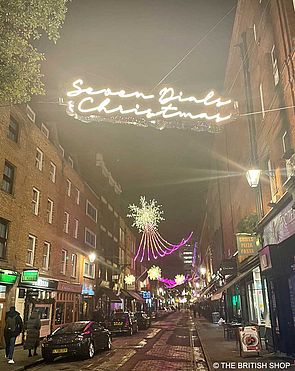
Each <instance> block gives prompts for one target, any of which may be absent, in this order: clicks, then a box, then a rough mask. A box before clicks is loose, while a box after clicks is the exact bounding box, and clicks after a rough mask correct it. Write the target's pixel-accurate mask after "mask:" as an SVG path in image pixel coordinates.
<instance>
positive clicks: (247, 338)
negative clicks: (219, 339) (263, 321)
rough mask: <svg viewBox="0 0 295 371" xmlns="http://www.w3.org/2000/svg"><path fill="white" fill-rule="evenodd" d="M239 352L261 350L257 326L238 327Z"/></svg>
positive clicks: (249, 352)
mask: <svg viewBox="0 0 295 371" xmlns="http://www.w3.org/2000/svg"><path fill="white" fill-rule="evenodd" d="M239 339H240V347H241V354H242V355H243V353H244V354H251V353H259V352H260V351H261V343H260V337H259V334H258V329H257V327H254V326H246V327H239Z"/></svg>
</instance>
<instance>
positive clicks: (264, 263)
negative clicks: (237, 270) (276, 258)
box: [259, 246, 272, 272]
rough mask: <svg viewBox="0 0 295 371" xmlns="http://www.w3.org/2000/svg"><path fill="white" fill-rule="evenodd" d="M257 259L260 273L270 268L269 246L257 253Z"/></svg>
mask: <svg viewBox="0 0 295 371" xmlns="http://www.w3.org/2000/svg"><path fill="white" fill-rule="evenodd" d="M259 259H260V267H261V271H262V272H264V271H266V270H268V269H270V268H272V263H271V255H270V246H266V247H265V248H264V249H262V250H261V251H260V252H259Z"/></svg>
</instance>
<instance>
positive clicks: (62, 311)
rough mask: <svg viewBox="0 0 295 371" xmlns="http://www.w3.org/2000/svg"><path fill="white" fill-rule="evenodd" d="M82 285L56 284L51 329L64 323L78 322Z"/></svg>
mask: <svg viewBox="0 0 295 371" xmlns="http://www.w3.org/2000/svg"><path fill="white" fill-rule="evenodd" d="M81 294H82V285H79V284H73V283H67V282H61V281H59V282H58V285H57V292H56V293H55V302H56V303H55V312H54V321H53V329H55V328H57V327H58V326H60V325H62V324H64V323H70V322H75V321H78V320H79V308H80V303H81Z"/></svg>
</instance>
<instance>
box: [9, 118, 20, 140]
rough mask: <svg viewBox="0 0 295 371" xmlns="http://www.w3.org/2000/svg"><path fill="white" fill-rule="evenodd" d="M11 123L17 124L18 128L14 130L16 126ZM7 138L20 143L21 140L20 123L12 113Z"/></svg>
mask: <svg viewBox="0 0 295 371" xmlns="http://www.w3.org/2000/svg"><path fill="white" fill-rule="evenodd" d="M11 123H14V124H15V125H16V130H14V128H13V127H12V126H11ZM7 138H9V139H10V140H12V141H13V142H15V143H18V140H19V123H18V121H17V120H16V119H15V118H14V117H13V116H12V115H10V120H9V125H8V133H7Z"/></svg>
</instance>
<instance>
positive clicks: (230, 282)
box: [211, 267, 254, 300]
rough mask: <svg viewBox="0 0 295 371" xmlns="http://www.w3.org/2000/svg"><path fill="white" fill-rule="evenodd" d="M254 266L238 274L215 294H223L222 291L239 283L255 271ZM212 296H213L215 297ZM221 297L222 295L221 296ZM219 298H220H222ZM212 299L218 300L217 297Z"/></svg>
mask: <svg viewBox="0 0 295 371" xmlns="http://www.w3.org/2000/svg"><path fill="white" fill-rule="evenodd" d="M253 269H254V268H253V267H251V268H250V269H248V270H247V271H246V272H243V273H241V274H239V275H238V276H236V277H235V278H234V279H232V280H231V281H229V282H228V283H226V284H225V285H224V286H223V287H221V288H220V289H219V290H217V291H216V292H215V293H214V294H213V296H216V295H218V294H221V296H222V293H223V292H225V291H226V290H228V289H229V288H230V287H231V286H233V285H234V284H236V283H238V282H239V281H241V280H242V279H243V278H245V277H246V276H248V274H250V273H251V272H252V271H253ZM213 296H212V297H213ZM220 298H221V297H220ZM220 298H219V299H220ZM211 300H217V299H212V298H211Z"/></svg>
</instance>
